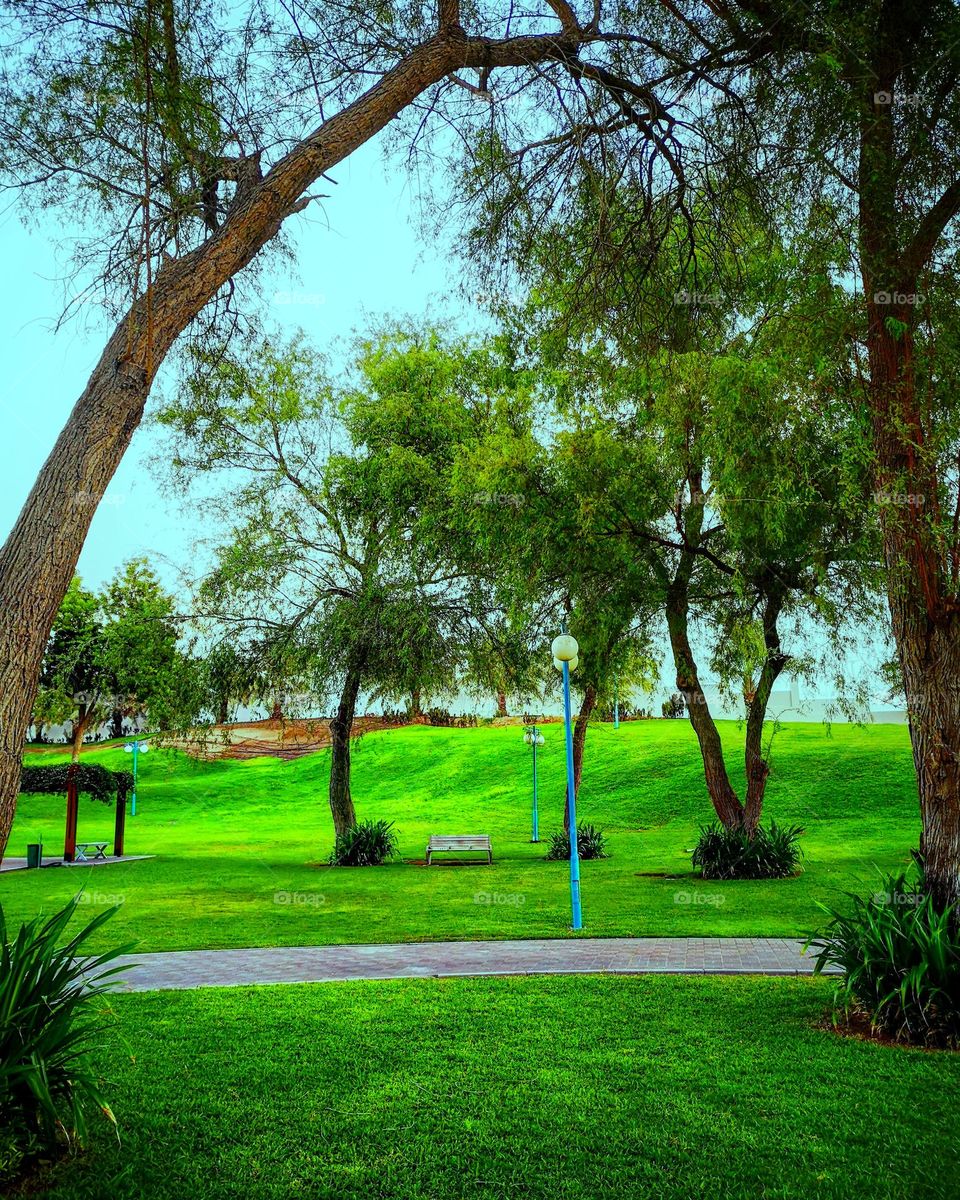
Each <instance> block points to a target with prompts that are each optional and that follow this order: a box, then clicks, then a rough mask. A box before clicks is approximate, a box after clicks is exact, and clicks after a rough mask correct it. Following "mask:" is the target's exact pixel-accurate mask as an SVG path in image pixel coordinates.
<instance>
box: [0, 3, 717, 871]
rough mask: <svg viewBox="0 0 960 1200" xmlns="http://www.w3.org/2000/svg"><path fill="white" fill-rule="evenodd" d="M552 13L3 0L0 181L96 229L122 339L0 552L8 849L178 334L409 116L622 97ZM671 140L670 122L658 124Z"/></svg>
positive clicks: (610, 42)
mask: <svg viewBox="0 0 960 1200" xmlns="http://www.w3.org/2000/svg"><path fill="white" fill-rule="evenodd" d="M549 7H550V8H551V10H552V11H551V14H550V21H549V26H548V28H546V29H544V28H543V25H542V21H541V20H540V19H539V18H537V17H530V18H520V19H519V29H518V28H517V25H516V23H515V21H514V14H513V10H512V8H510V9H508V11H507V12H506V13H503V14H500V13H498V12H496V11H493V10H490V11H487V10H484V11H483V12H482V13H481V14H478V15H477V21H476V26H475V28H476V29H477V32H468V31H467V30H466V29H465V27H464V24H463V21H468V20H469V19H470V18H469V17H468V15H467V14H461V11H460V6H459V5H458V3H456V0H440V3H439V4H438V6H437V10H436V14H435V16H433V15H431V16H428V15H427V14H426V12H424V11H423V10H422V8H421V6H420V5H413V6H412V7H411V8H410V9H409V10H406V9H404V10H403V11H401V10H398V9H396V8H394V7H392V6H390V7H388V8H387V9H384V10H377V11H372V10H370V9H369V7H368V6H359V5H357V6H354V5H347V6H345V7H343V6H339V5H326V4H323V3H312V2H311V3H307V4H304V5H301V6H300V8H299V9H298V13H297V15H294V14H293V13H291V12H290V11H289V10H286V9H285V10H284V14H280V13H275V14H273V15H271V16H270V17H267V16H265V15H264V14H263V12H262V9H261V6H260V5H254V4H251V5H250V6H249V8H248V10H247V11H246V16H247V19H246V20H245V21H231V22H230V31H229V32H227V31H226V30H225V28H224V25H223V23H222V21H221V14H220V12H219V10H217V9H216V8H214V7H213V6H208V5H207V4H205V3H201V4H199V5H196V6H192V7H191V8H190V10H189V12H188V11H187V9H186V8H185V7H184V6H182V5H179V4H177V3H176V2H175V0H161V2H159V3H157V4H156V5H154V6H148V7H146V8H144V6H142V5H140V4H139V3H137V2H135V0H104V2H103V3H98V4H95V5H93V6H79V7H77V6H73V5H69V4H66V3H56V2H55V0H54V2H51V0H4V3H3V9H2V12H3V14H4V16H5V17H6V21H7V25H6V31H5V32H6V47H5V49H6V68H5V71H4V75H3V79H2V87H0V112H2V114H3V117H2V122H0V133H2V138H0V145H2V152H0V169H2V171H3V173H4V175H5V178H6V179H7V180H8V181H9V183H10V185H11V186H14V187H18V188H25V189H31V190H32V191H33V192H34V193H35V194H36V196H37V199H38V202H39V203H40V204H42V205H44V206H45V208H46V210H47V211H50V210H54V209H59V210H60V211H62V212H63V213H65V214H66V216H67V219H68V221H69V220H73V219H74V218H76V217H77V216H80V217H82V218H83V219H85V220H86V221H88V222H89V225H88V228H89V231H90V234H89V237H88V238H87V239H86V240H85V241H83V242H82V243H81V244H80V248H79V250H78V258H79V266H80V268H81V270H85V271H86V272H87V279H89V278H90V276H91V275H92V276H93V279H94V282H95V283H97V284H99V285H100V286H101V292H102V296H103V300H104V303H105V305H106V307H107V310H108V311H109V312H110V313H112V314H114V315H115V316H116V321H117V323H116V325H115V328H114V331H113V333H112V334H111V336H110V338H109V340H108V342H107V344H106V346H105V347H104V350H103V353H102V355H101V357H100V359H99V361H98V363H97V365H96V366H95V367H94V370H93V372H92V374H91V376H90V379H89V381H88V383H87V386H86V388H85V389H84V391H83V393H82V395H81V396H80V398H79V399H78V401H77V403H76V405H75V407H74V409H73V411H72V413H71V415H70V418H69V420H68V422H67V424H66V426H65V428H64V430H63V431H62V433H61V435H60V437H59V438H58V439H57V442H56V445H55V446H54V448H53V450H52V452H51V454H50V456H49V458H48V459H47V461H46V463H45V464H44V466H43V468H42V469H41V471H40V473H39V475H38V477H37V481H36V483H35V485H34V487H33V489H32V490H31V493H30V495H29V497H28V499H27V501H26V503H25V505H24V507H23V510H22V511H21V513H20V516H19V517H18V519H17V521H16V523H15V525H14V527H13V529H12V531H11V533H10V535H9V537H8V539H7V541H6V543H5V545H4V546H3V548H2V550H0V853H2V850H3V848H4V847H5V845H6V840H7V837H8V835H9V830H10V826H11V823H12V820H13V814H14V810H15V805H16V796H17V781H18V778H19V770H20V756H21V752H22V746H23V740H24V736H25V734H26V730H27V725H28V722H29V717H30V712H31V709H32V706H33V700H34V695H35V692H36V686H37V680H38V677H39V671H40V663H41V659H42V656H43V651H44V647H45V645H46V642H47V637H48V634H49V631H50V628H51V626H52V623H53V620H54V617H55V615H56V612H57V609H58V606H59V604H60V601H61V600H62V598H63V596H64V594H65V592H66V590H67V587H68V586H69V583H70V580H71V578H72V576H73V573H74V569H75V567H76V563H77V559H78V556H79V552H80V548H81V546H82V544H83V539H84V537H85V536H86V533H87V530H88V528H89V525H90V521H91V518H92V516H93V513H94V511H95V509H96V506H97V504H98V503H99V501H100V499H101V498H102V496H103V494H104V491H105V490H106V487H107V485H108V483H109V482H110V479H111V478H112V477H113V474H114V472H115V471H116V468H117V465H118V464H119V462H120V460H121V458H122V457H123V454H124V452H125V451H126V448H127V446H128V445H129V442H130V439H131V437H132V436H133V434H134V432H135V430H136V429H137V427H138V425H139V424H140V421H141V418H142V414H143V410H144V405H145V403H146V400H147V397H148V395H149V393H150V390H151V387H152V384H153V381H154V379H155V377H156V374H157V371H158V370H159V368H160V366H161V365H162V364H163V362H164V360H165V359H166V358H167V356H168V354H169V353H170V351H171V349H172V348H173V347H174V345H175V343H176V342H177V340H178V338H180V336H181V334H183V332H184V331H185V330H186V329H187V328H188V327H189V326H191V325H194V326H195V328H196V327H197V326H196V323H197V319H198V317H200V315H201V314H205V316H206V318H208V326H207V327H208V331H209V328H210V325H211V323H212V324H214V325H216V324H217V323H218V318H223V320H224V321H225V322H226V323H227V324H230V323H231V322H233V323H235V322H236V320H237V313H236V310H235V309H234V308H233V307H232V304H233V300H234V298H235V294H236V287H235V284H234V281H235V280H236V279H237V277H238V276H240V277H242V280H249V279H250V277H251V265H252V264H254V262H255V260H256V259H257V258H258V256H259V255H260V254H261V252H262V251H263V250H264V248H265V247H267V246H268V245H270V244H271V243H272V242H274V241H275V239H277V237H278V235H279V234H280V231H281V230H282V229H283V227H284V225H285V223H286V222H288V221H289V218H290V217H291V216H293V215H295V214H297V213H299V212H302V211H303V210H304V209H305V208H307V207H308V205H309V204H310V203H311V201H312V200H314V199H316V195H315V193H314V192H313V191H312V189H313V188H314V187H315V185H316V184H317V183H318V181H320V180H321V179H324V178H326V177H327V174H328V172H329V171H330V170H331V169H333V168H334V167H335V166H336V165H337V164H338V163H340V162H342V161H343V160H344V159H345V158H347V157H348V156H349V155H350V154H351V153H352V152H353V151H354V150H355V149H357V148H358V147H359V146H361V145H363V144H364V143H365V142H367V141H369V140H370V139H371V138H373V137H374V136H376V135H377V134H378V133H380V132H381V131H382V130H384V129H385V128H386V127H387V126H388V125H389V124H390V122H391V121H393V119H394V118H396V117H397V116H398V115H400V114H402V113H403V112H404V111H405V110H406V109H408V108H409V107H410V106H411V105H414V104H415V103H416V102H417V100H418V98H420V97H424V98H425V101H424V103H425V106H426V107H427V109H428V110H430V111H434V110H435V111H437V112H438V113H439V114H440V119H441V120H444V119H446V120H447V121H450V120H451V116H450V111H452V110H448V111H446V112H444V111H442V110H444V108H445V107H446V106H447V105H450V104H452V105H453V110H456V109H457V107H458V106H459V114H457V113H456V112H454V115H453V123H454V124H456V123H457V121H458V120H459V121H461V122H462V121H464V120H467V121H473V122H477V121H478V118H479V114H478V111H477V105H476V104H475V102H474V103H473V104H472V109H471V107H470V102H471V101H472V98H473V97H474V96H476V95H478V94H479V95H481V96H482V97H488V96H489V92H488V83H489V80H490V77H491V74H492V73H493V72H508V73H511V74H516V79H515V82H516V83H518V84H522V83H523V82H524V81H527V82H528V83H531V84H532V85H535V86H536V87H539V88H546V89H547V90H548V91H550V90H551V89H552V88H554V87H555V86H556V84H557V80H560V79H562V80H566V81H567V82H568V84H569V89H570V90H571V91H572V92H573V93H574V95H578V94H579V93H580V92H583V90H584V89H585V88H586V87H587V86H588V84H590V81H591V80H599V82H598V83H597V84H596V86H599V87H600V88H601V90H605V91H607V90H609V92H610V94H611V96H614V95H615V94H616V87H615V86H612V85H611V82H610V80H609V79H608V78H607V74H609V72H607V74H605V73H604V72H605V71H606V68H605V67H601V66H596V67H591V66H590V65H589V64H588V62H587V61H586V59H585V58H584V57H581V52H584V53H585V52H587V51H591V50H592V51H593V52H594V53H595V54H596V56H597V57H598V58H599V59H600V60H601V61H605V60H609V56H610V55H611V53H613V48H614V47H615V46H616V45H617V44H618V43H619V46H620V47H621V49H622V50H623V51H624V52H632V48H633V42H632V41H631V39H630V36H629V33H628V31H609V32H607V31H601V29H600V25H599V21H598V20H594V21H591V22H590V23H589V24H582V23H581V22H580V21H578V19H577V17H576V15H575V14H574V11H573V9H572V8H571V7H570V6H569V5H568V4H567V3H566V2H565V0H551V3H550V5H549ZM497 34H499V35H500V36H495V35H497ZM637 53H638V54H639V53H640V49H639V47H638V48H637ZM462 70H471V71H476V72H477V73H478V83H477V84H476V85H475V84H473V83H471V82H469V81H468V80H465V79H464V78H463V77H462V76H461V75H460V74H459V72H461V71H462ZM701 70H702V68H701ZM677 74H678V71H677V70H676V67H675V65H674V66H673V67H672V68H671V71H669V72H668V78H675V77H676V76H677ZM371 76H372V77H373V81H372V82H371ZM321 81H323V82H322V83H321ZM585 81H586V82H585ZM512 82H513V81H512ZM658 82H660V83H663V84H664V86H666V84H665V83H664V81H663V80H659V81H658ZM590 85H591V86H592V85H593V84H590ZM511 86H512V84H511ZM284 88H286V89H287V92H286V95H284V93H283V89H284ZM38 96H42V97H43V98H44V100H43V103H42V104H38V103H37V100H36V98H37V97H38ZM610 103H611V104H613V103H614V101H613V100H612V99H611V101H610ZM329 108H335V109H336V111H334V112H333V113H332V115H329V116H328V115H326V114H327V109H329ZM318 112H319V121H318V120H317V115H316V114H317V113H318ZM471 112H472V116H465V115H464V114H466V113H471ZM671 122H672V118H671V117H669V116H668V114H667V110H666V109H663V110H662V111H660V110H658V113H657V115H655V116H653V117H652V118H651V119H650V120H649V121H648V127H649V129H650V130H651V131H652V132H655V131H656V130H657V128H659V127H660V126H661V124H663V125H665V126H666V127H667V128H668V130H669V127H670V123H671ZM85 282H86V280H85ZM212 302H214V306H213V308H212V309H209V310H208V306H209V305H211V303H212ZM221 324H222V322H221Z"/></svg>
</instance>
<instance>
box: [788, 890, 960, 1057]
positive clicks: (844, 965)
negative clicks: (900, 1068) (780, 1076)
mask: <svg viewBox="0 0 960 1200" xmlns="http://www.w3.org/2000/svg"><path fill="white" fill-rule="evenodd" d="M848 897H849V899H850V900H851V902H852V904H851V905H850V906H848V907H847V908H845V909H839V908H836V907H828V906H827V905H823V904H822V905H821V906H820V907H821V908H823V910H824V912H826V913H827V914H828V915H829V916H830V918H831V919H830V922H829V924H828V925H827V927H826V928H825V929H823V930H821V931H820V932H819V933H817V934H815V935H814V936H813V938H811V940H810V942H809V943H808V945H812V946H814V947H815V948H816V950H817V956H816V970H817V972H818V973H820V972H822V971H823V970H824V968H826V967H830V966H836V967H840V968H841V969H842V971H843V977H842V979H841V981H840V982H839V983H838V984H837V986H836V990H835V992H834V1016H835V1019H837V1018H840V1017H842V1018H843V1019H844V1020H849V1018H850V1017H851V1016H852V1015H854V1014H864V1015H865V1016H866V1017H868V1018H869V1021H870V1025H871V1027H872V1028H873V1029H875V1030H877V1031H879V1032H880V1033H882V1034H884V1035H886V1036H887V1037H891V1038H894V1039H895V1040H897V1041H902V1042H913V1043H915V1044H918V1045H924V1046H940V1047H947V1048H949V1049H952V1050H957V1049H960V922H958V921H957V913H956V910H955V908H954V907H951V908H947V909H945V910H942V911H940V910H938V909H937V908H936V907H935V905H934V903H933V900H932V898H931V897H930V896H929V895H928V894H927V893H926V891H925V890H924V885H923V880H922V878H919V879H918V878H913V879H910V878H908V874H907V872H905V871H902V872H900V873H899V874H897V875H887V876H883V877H882V878H881V885H880V889H879V890H878V891H876V892H874V893H873V894H872V895H871V896H867V897H862V896H857V895H854V894H853V893H848Z"/></svg>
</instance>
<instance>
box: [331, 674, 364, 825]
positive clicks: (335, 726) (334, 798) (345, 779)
mask: <svg viewBox="0 0 960 1200" xmlns="http://www.w3.org/2000/svg"><path fill="white" fill-rule="evenodd" d="M360 682H361V674H360V671H359V670H354V671H351V672H349V673H348V674H347V678H346V682H345V684H344V688H343V692H342V693H341V696H340V704H339V707H338V708H337V715H336V716H335V717H334V718H333V720H332V721H331V722H330V813H331V815H332V816H333V828H334V829H335V830H336V832H337V833H338V834H339V833H343V832H344V831H345V830H347V829H349V828H350V826H351V825H356V823H357V814H356V812H355V811H354V807H353V798H352V796H351V795H350V733H351V730H352V729H353V717H354V714H355V712H356V709H357V696H358V694H359V692H360Z"/></svg>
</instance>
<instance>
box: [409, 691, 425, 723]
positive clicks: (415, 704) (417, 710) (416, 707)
mask: <svg viewBox="0 0 960 1200" xmlns="http://www.w3.org/2000/svg"><path fill="white" fill-rule="evenodd" d="M422 716H423V707H422V705H421V703H420V689H419V688H414V690H413V691H412V692H411V693H410V720H411V721H419V720H420V718H421V717H422Z"/></svg>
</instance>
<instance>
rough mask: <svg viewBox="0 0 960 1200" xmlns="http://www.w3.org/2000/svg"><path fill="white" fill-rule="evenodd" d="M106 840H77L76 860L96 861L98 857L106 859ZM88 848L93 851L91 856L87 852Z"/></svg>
mask: <svg viewBox="0 0 960 1200" xmlns="http://www.w3.org/2000/svg"><path fill="white" fill-rule="evenodd" d="M108 845H109V843H108V842H77V862H96V861H97V860H98V859H101V858H102V859H103V860H104V862H106V859H107V846H108ZM88 850H92V851H93V856H92V857H91V856H90V854H88V853H87V851H88Z"/></svg>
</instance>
